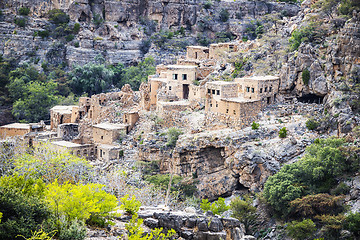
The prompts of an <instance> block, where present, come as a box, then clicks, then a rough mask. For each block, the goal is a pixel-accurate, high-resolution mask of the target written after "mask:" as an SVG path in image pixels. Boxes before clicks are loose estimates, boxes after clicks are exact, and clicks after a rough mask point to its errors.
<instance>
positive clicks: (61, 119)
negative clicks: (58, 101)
mask: <svg viewBox="0 0 360 240" xmlns="http://www.w3.org/2000/svg"><path fill="white" fill-rule="evenodd" d="M63 122H64V116H63V115H61V117H60V124H63Z"/></svg>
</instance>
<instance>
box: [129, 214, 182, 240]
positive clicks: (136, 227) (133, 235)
mask: <svg viewBox="0 0 360 240" xmlns="http://www.w3.org/2000/svg"><path fill="white" fill-rule="evenodd" d="M143 221H144V220H143V219H140V218H138V215H137V213H136V214H134V215H133V216H132V218H131V220H130V221H129V223H127V224H125V228H126V230H127V231H128V234H129V238H128V239H129V240H170V239H173V236H174V235H175V234H176V232H175V230H174V229H170V230H168V231H167V233H166V234H165V233H163V229H162V228H155V229H152V230H151V232H150V233H149V234H146V233H145V232H144V229H143V228H142V227H141V224H142V223H143Z"/></svg>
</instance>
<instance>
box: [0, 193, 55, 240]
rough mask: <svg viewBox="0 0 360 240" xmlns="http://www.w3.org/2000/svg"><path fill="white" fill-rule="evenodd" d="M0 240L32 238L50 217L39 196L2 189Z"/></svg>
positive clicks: (0, 197)
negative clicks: (20, 236)
mask: <svg viewBox="0 0 360 240" xmlns="http://www.w3.org/2000/svg"><path fill="white" fill-rule="evenodd" d="M0 211H1V212H2V214H3V216H2V219H1V223H0V239H3V240H13V239H16V236H18V235H22V236H24V237H31V235H32V233H31V232H32V231H35V230H37V229H38V228H39V227H40V226H41V225H42V224H43V223H44V222H45V221H46V220H47V219H48V218H49V217H50V211H49V209H48V207H47V206H46V204H45V203H44V201H42V200H41V199H40V198H39V197H37V196H26V195H24V194H22V193H21V192H17V191H13V190H11V189H9V188H8V189H4V188H2V187H1V188H0Z"/></svg>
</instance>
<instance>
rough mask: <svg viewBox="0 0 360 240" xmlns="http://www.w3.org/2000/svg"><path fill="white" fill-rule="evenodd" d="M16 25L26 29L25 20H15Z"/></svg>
mask: <svg viewBox="0 0 360 240" xmlns="http://www.w3.org/2000/svg"><path fill="white" fill-rule="evenodd" d="M14 23H15V24H16V25H18V26H19V27H25V25H26V20H25V18H15V20H14Z"/></svg>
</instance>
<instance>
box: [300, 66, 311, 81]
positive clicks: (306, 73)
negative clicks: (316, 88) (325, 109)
mask: <svg viewBox="0 0 360 240" xmlns="http://www.w3.org/2000/svg"><path fill="white" fill-rule="evenodd" d="M301 77H302V80H303V83H304V84H305V85H308V84H309V80H310V71H309V69H307V68H305V69H304V70H303V71H302V73H301Z"/></svg>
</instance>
